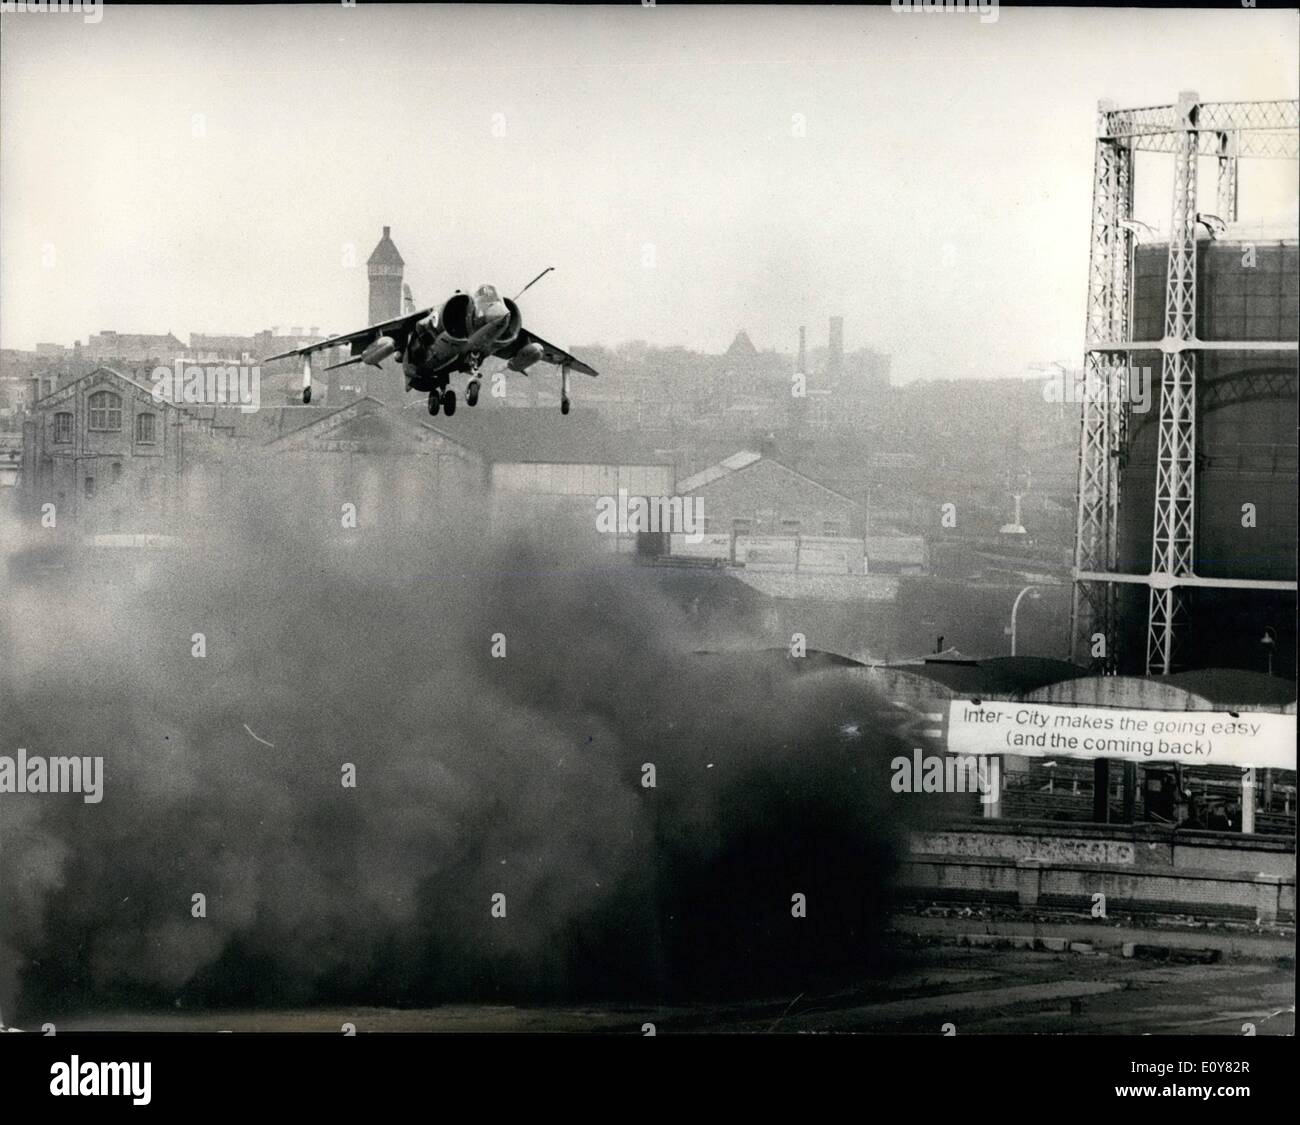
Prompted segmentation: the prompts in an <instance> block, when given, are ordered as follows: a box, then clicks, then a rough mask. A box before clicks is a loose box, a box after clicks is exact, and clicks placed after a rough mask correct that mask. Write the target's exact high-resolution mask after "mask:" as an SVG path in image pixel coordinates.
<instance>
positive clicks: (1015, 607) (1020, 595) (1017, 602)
mask: <svg viewBox="0 0 1300 1125" xmlns="http://www.w3.org/2000/svg"><path fill="white" fill-rule="evenodd" d="M1030 590H1033V591H1034V599H1033V600H1034V601H1038V597H1039V594H1038V587H1037V586H1026V587H1025V588H1024V589H1023V590H1021V591H1020V593H1018V594H1017V595H1016V600H1015V601H1014V602H1012V603H1011V655H1012V656H1015V655H1016V614H1017V613H1019V612H1020V599H1021V598H1023V597H1024V596H1025V595H1026V594H1027V593H1029V591H1030Z"/></svg>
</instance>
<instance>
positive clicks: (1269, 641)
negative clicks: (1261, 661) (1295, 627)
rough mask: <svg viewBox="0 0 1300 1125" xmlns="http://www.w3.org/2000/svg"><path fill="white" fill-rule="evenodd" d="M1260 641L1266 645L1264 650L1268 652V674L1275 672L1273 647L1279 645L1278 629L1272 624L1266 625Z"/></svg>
mask: <svg viewBox="0 0 1300 1125" xmlns="http://www.w3.org/2000/svg"><path fill="white" fill-rule="evenodd" d="M1259 643H1260V644H1262V645H1263V646H1264V651H1265V652H1267V653H1268V674H1269V675H1270V676H1271V675H1272V674H1273V649H1275V648H1276V647H1277V630H1276V629H1274V628H1273V626H1272V625H1265V626H1264V635H1263V636H1262V637H1260V639H1259Z"/></svg>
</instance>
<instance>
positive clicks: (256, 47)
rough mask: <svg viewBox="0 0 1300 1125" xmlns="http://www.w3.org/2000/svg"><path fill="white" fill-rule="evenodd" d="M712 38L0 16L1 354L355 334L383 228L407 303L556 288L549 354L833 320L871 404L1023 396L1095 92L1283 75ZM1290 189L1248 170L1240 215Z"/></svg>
mask: <svg viewBox="0 0 1300 1125" xmlns="http://www.w3.org/2000/svg"><path fill="white" fill-rule="evenodd" d="M743 17H744V18H743V19H740V20H737V19H735V18H733V17H731V16H725V15H724V14H723V13H722V12H721V11H720V10H715V9H667V8H665V9H641V8H617V9H610V8H597V9H574V10H568V9H555V8H552V9H509V8H491V9H486V10H484V9H478V10H471V9H464V8H444V9H435V10H432V11H429V10H419V9H416V10H412V9H397V10H394V9H388V8H384V7H381V6H373V5H364V4H363V5H359V6H357V7H355V8H344V7H342V6H340V7H338V8H332V7H326V6H322V7H320V8H311V9H291V8H286V7H272V8H265V9H257V10H248V11H243V10H240V11H239V12H238V13H235V12H233V11H230V10H222V9H188V10H185V9H168V10H163V11H159V10H156V9H153V10H149V11H148V12H142V11H141V10H138V9H132V8H117V7H114V8H110V9H107V10H106V11H105V13H104V18H103V19H102V21H101V22H100V23H98V24H94V25H87V24H85V23H84V22H83V21H82V20H81V19H80V18H79V17H76V16H71V15H64V16H46V17H44V18H40V19H38V18H35V16H34V15H31V14H27V13H15V14H9V15H5V16H4V17H3V19H4V22H5V27H4V30H5V35H4V45H3V47H2V48H0V51H2V52H3V55H2V58H3V68H2V74H0V92H2V93H3V97H2V98H0V101H2V102H3V106H4V108H3V109H0V169H3V179H4V186H5V191H4V200H3V203H2V204H0V239H2V240H3V243H4V245H5V247H6V254H5V258H4V262H3V266H2V267H0V304H3V307H4V309H5V318H4V324H3V327H2V328H0V332H2V333H3V335H2V336H0V344H2V345H3V346H4V347H6V348H23V349H31V348H33V347H34V346H35V345H36V344H37V343H45V342H54V343H60V344H64V345H71V343H72V342H73V341H74V340H78V339H80V340H85V339H86V338H87V336H89V335H90V334H91V333H94V332H99V331H102V330H104V329H115V330H117V331H119V332H124V333H164V332H169V331H170V332H173V333H175V334H176V335H177V336H179V337H181V338H182V339H185V338H188V336H189V335H190V334H191V333H200V334H205V333H243V334H252V333H254V332H256V331H258V330H260V329H263V328H266V327H267V326H269V325H279V326H285V327H287V326H291V325H292V326H303V327H304V328H305V327H307V326H311V325H317V326H320V327H321V329H322V330H323V331H325V332H345V331H349V330H353V329H355V328H358V327H361V326H362V322H363V320H364V318H365V310H366V300H367V282H366V271H365V260H366V257H367V255H368V254H369V253H370V250H371V249H372V248H373V246H374V244H375V242H376V241H377V240H378V236H379V232H380V230H381V228H382V227H383V226H385V225H389V226H391V227H392V231H393V239H394V241H395V242H396V244H397V245H398V247H399V248H400V249H401V252H402V254H403V256H404V258H405V259H406V281H407V283H408V284H410V286H411V288H412V291H413V293H414V296H415V300H416V302H417V304H418V305H420V306H425V305H437V304H440V303H441V301H442V300H444V299H445V298H446V297H447V296H448V295H450V293H451V292H452V291H453V290H454V289H457V288H461V289H469V288H471V287H473V286H475V285H477V284H479V283H481V282H484V281H488V282H492V283H494V284H496V285H498V286H499V287H500V288H501V289H502V290H503V291H505V292H514V291H516V290H517V289H518V288H519V287H521V286H522V285H523V284H524V283H525V282H526V281H527V280H528V278H530V277H532V276H533V275H534V274H535V273H536V272H537V271H538V270H539V269H542V268H544V267H545V266H552V265H553V266H555V267H556V270H555V274H554V276H552V277H548V278H546V279H545V280H544V281H543V282H542V283H540V284H539V285H538V286H536V287H535V288H534V289H533V290H531V291H530V292H529V294H528V297H527V299H526V302H525V309H524V311H525V317H526V318H527V320H528V322H529V323H531V324H533V325H542V324H544V325H546V327H547V330H548V335H549V336H551V337H553V338H554V339H555V342H556V343H558V344H560V345H561V346H564V345H566V344H567V345H570V346H579V345H582V344H593V343H594V344H602V345H605V346H608V347H617V346H618V345H619V344H620V343H623V342H627V341H631V340H638V339H639V340H644V341H647V342H649V343H651V344H654V345H657V346H674V345H679V346H684V347H687V348H690V349H692V350H695V351H700V352H707V353H713V354H716V353H719V352H721V351H723V350H724V349H725V348H726V347H727V345H728V343H729V342H730V341H731V339H732V338H733V336H734V335H735V333H736V331H737V330H738V329H742V328H743V329H745V330H746V331H747V332H748V334H749V336H750V337H751V339H753V341H754V343H755V344H756V345H757V346H758V347H759V348H760V349H767V348H772V349H775V350H777V351H783V352H793V351H794V350H795V348H796V339H797V330H798V327H799V326H800V325H807V326H808V328H809V344H810V346H815V345H820V344H822V343H823V342H824V341H823V336H824V332H825V326H826V324H827V322H828V319H829V318H830V317H831V316H836V315H838V316H843V317H844V318H845V340H844V346H845V348H846V350H848V351H853V350H856V349H859V348H863V347H870V348H874V349H876V350H879V351H882V352H888V353H890V354H891V355H892V356H893V366H892V372H893V378H894V380H895V381H896V382H899V383H907V382H911V381H914V380H917V379H922V378H941V377H942V378H970V377H987V376H1007V375H1013V376H1015V375H1024V374H1025V373H1026V371H1027V370H1028V369H1029V368H1031V367H1032V366H1033V365H1034V364H1036V363H1043V362H1046V361H1051V360H1057V359H1062V360H1066V361H1077V359H1078V358H1079V357H1080V355H1081V351H1082V335H1083V310H1084V291H1085V286H1086V267H1087V247H1088V220H1089V198H1088V197H1089V189H1090V173H1091V164H1092V144H1091V134H1092V130H1093V119H1094V117H1095V111H1096V101H1097V98H1098V97H1100V96H1103V95H1104V96H1106V97H1109V98H1112V99H1113V100H1115V101H1117V102H1118V103H1119V104H1125V105H1127V104H1132V105H1142V104H1166V103H1168V102H1170V101H1172V100H1173V99H1174V97H1176V95H1177V93H1178V91H1179V90H1180V89H1185V88H1189V87H1192V88H1194V87H1195V86H1196V82H1195V81H1194V79H1193V78H1192V77H1191V76H1192V75H1194V74H1197V73H1205V72H1206V71H1207V69H1209V70H1210V72H1213V73H1215V74H1216V84H1215V88H1214V89H1208V88H1205V89H1199V90H1198V92H1199V93H1200V95H1201V96H1202V97H1204V98H1208V99H1213V100H1224V101H1227V100H1236V99H1247V98H1265V97H1282V96H1286V95H1289V94H1293V93H1294V74H1295V72H1296V67H1297V51H1296V46H1295V35H1294V32H1295V30H1296V23H1297V21H1296V16H1295V13H1291V12H1263V11H1254V10H1243V11H1241V12H1226V11H1225V12H1198V13H1195V14H1194V15H1191V16H1189V15H1188V14H1187V13H1164V12H1159V11H1135V12H1085V11H1068V12H1066V11H1041V10H1018V9H1014V8H1006V7H1004V8H1002V9H1001V10H1000V11H999V16H998V20H997V21H996V22H995V23H992V24H984V23H981V22H980V17H979V15H978V13H975V12H971V13H943V14H939V13H933V14H930V15H929V16H927V15H925V14H924V13H911V12H893V11H890V10H889V9H888V8H885V7H882V8H878V9H872V10H860V9H858V10H853V9H850V10H840V9H835V10H817V11H807V12H801V14H800V18H799V20H798V21H797V24H796V25H795V27H794V29H793V30H792V26H791V21H790V19H789V16H788V13H787V12H785V11H784V10H781V9H771V10H762V9H752V10H745V11H744V12H743ZM723 32H725V35H724V34H723ZM394 43H400V44H403V49H402V50H400V51H394V50H393V46H392V45H393V44H394ZM921 44H923V45H924V46H921V47H920V49H918V45H921ZM1081 44H1087V45H1088V47H1087V49H1086V50H1084V51H1081V50H1080V45H1081ZM1139 44H1140V45H1141V47H1142V52H1141V54H1140V55H1138V54H1136V48H1137V46H1138V45H1139ZM485 46H486V47H487V48H489V49H487V50H486V51H485V49H484V48H485ZM1138 57H1140V58H1141V60H1142V65H1141V67H1140V68H1139V67H1137V66H1135V65H1133V62H1132V60H1133V59H1134V58H1138ZM1211 59H1212V60H1213V63H1214V65H1213V67H1212V68H1209V67H1208V63H1209V61H1210V60H1211ZM760 74H761V75H763V76H764V77H763V80H762V81H756V76H757V75H760ZM1026 84H1029V85H1030V86H1031V87H1035V86H1037V87H1040V88H1041V96H1036V99H1035V101H1034V103H1033V104H1036V105H1037V106H1038V107H1039V110H1038V111H1037V112H1035V111H1029V110H1027V103H1026V102H1025V100H1024V98H1023V93H1024V90H1025V88H1026ZM88 89H94V90H95V91H96V96H95V97H94V98H88V97H86V93H87V90H88ZM902 90H905V91H906V104H905V108H906V110H907V113H906V114H896V113H895V112H894V110H893V109H891V107H896V106H897V105H898V103H897V102H896V100H895V99H896V97H898V96H899V95H898V91H902ZM918 116H921V117H924V118H925V119H926V120H927V122H928V123H929V124H927V127H926V129H924V130H918V129H917V128H916V126H915V122H916V120H917V118H918ZM904 121H906V122H907V124H904V123H903V122H904ZM1156 159H1158V158H1156ZM954 166H960V167H962V168H963V170H964V179H963V180H962V186H961V189H960V190H954V188H953V183H954V181H953V179H952V177H951V175H950V174H949V173H947V172H945V168H948V169H950V168H951V167H954ZM123 168H125V169H128V170H129V171H123V170H122V169H123ZM1142 182H1143V183H1144V184H1147V183H1154V184H1156V185H1159V183H1160V182H1161V178H1160V175H1159V174H1156V175H1154V176H1145V177H1143V180H1142ZM1162 191H1163V194H1162ZM1295 193H1296V185H1295V177H1294V174H1293V169H1292V168H1291V167H1290V166H1289V165H1284V166H1281V167H1279V166H1273V167H1270V168H1264V169H1262V170H1257V169H1251V170H1250V173H1249V176H1248V175H1247V174H1243V181H1242V213H1243V217H1244V218H1250V217H1255V216H1257V215H1264V216H1271V215H1275V214H1278V213H1281V212H1285V211H1287V210H1288V208H1289V209H1291V211H1292V213H1293V212H1294V207H1295ZM846 195H852V196H853V197H854V202H853V203H852V204H847V203H846V200H845V196H846ZM1167 196H1168V193H1167V190H1164V189H1162V188H1160V187H1159V186H1156V187H1154V188H1152V189H1151V191H1150V193H1149V195H1147V196H1146V197H1145V198H1143V197H1140V198H1139V199H1138V200H1137V206H1136V214H1137V215H1138V216H1139V217H1141V218H1143V219H1144V220H1145V221H1147V222H1151V223H1155V224H1159V223H1161V222H1167V212H1168V200H1167ZM828 216H833V217H834V221H833V222H828V221H827V219H828Z"/></svg>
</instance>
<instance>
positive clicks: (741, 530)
mask: <svg viewBox="0 0 1300 1125" xmlns="http://www.w3.org/2000/svg"><path fill="white" fill-rule="evenodd" d="M753 523H754V521H753V520H747V519H740V518H737V519H733V520H732V521H731V533H732V534H733V535H748V534H749V533H750V531H751V529H752V527H753Z"/></svg>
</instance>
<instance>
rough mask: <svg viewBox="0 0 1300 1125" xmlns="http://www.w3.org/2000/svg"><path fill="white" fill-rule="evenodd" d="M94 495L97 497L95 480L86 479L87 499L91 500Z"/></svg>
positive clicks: (92, 478)
mask: <svg viewBox="0 0 1300 1125" xmlns="http://www.w3.org/2000/svg"><path fill="white" fill-rule="evenodd" d="M94 495H95V478H94V477H87V478H86V499H87V500H89V499H90V498H91V497H93V496H94Z"/></svg>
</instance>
